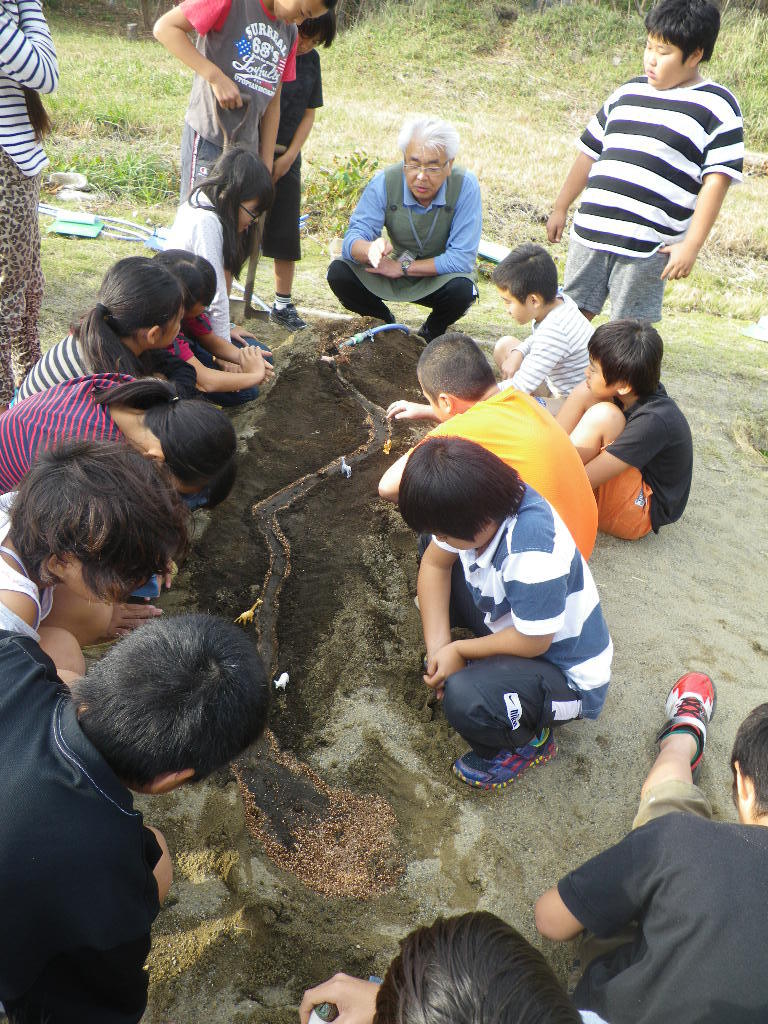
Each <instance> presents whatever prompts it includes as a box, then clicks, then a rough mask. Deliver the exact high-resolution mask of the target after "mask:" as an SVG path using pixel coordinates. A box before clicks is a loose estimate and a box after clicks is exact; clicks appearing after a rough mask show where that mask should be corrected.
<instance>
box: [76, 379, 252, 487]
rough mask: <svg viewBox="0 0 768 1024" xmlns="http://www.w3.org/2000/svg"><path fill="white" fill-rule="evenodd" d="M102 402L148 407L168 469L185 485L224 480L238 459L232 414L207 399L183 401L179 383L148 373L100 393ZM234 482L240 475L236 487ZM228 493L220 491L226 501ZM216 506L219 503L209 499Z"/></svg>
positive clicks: (146, 411) (150, 427) (148, 420)
mask: <svg viewBox="0 0 768 1024" xmlns="http://www.w3.org/2000/svg"><path fill="white" fill-rule="evenodd" d="M93 401H94V402H95V403H96V405H103V406H105V407H107V408H108V407H109V406H110V405H125V406H127V407H128V408H129V409H142V410H143V411H144V426H146V427H147V429H148V430H150V431H151V432H152V433H153V434H154V435H155V437H156V438H157V439H158V440H159V442H160V446H161V447H162V449H163V456H164V458H165V464H166V466H167V467H168V469H169V470H170V471H171V472H172V473H173V474H174V476H175V477H177V478H178V479H179V480H180V481H182V482H183V483H185V484H188V485H191V486H194V487H199V488H202V487H204V486H205V485H206V484H209V483H211V481H213V480H217V479H221V474H222V472H223V471H224V470H225V469H226V467H227V466H228V464H229V463H230V462H232V461H233V460H234V458H235V450H236V447H237V438H236V436H235V431H234V428H233V426H232V424H231V423H230V421H229V419H228V418H227V416H226V415H225V414H224V413H223V412H222V411H221V409H217V408H216V407H215V406H214V405H211V404H210V403H209V402H206V401H204V400H203V399H201V398H188V399H187V398H185V399H179V398H178V397H177V396H176V392H175V390H174V388H173V385H171V384H169V383H168V382H167V381H164V380H157V379H155V378H152V377H146V378H144V380H134V381H130V382H129V383H127V384H118V386H117V387H114V388H108V389H105V390H102V391H98V392H96V393H95V394H94V396H93ZM232 482H234V474H232V476H231V479H230V485H231V483H232ZM225 497H226V494H224V493H220V494H219V498H218V500H219V501H221V500H223V498H225ZM209 504H210V505H212V504H215V502H214V501H211V502H209Z"/></svg>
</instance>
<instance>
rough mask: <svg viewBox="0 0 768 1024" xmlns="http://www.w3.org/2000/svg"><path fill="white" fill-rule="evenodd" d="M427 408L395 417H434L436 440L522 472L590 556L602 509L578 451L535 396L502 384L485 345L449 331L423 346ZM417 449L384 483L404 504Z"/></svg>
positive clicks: (397, 409) (396, 406)
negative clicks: (469, 444)
mask: <svg viewBox="0 0 768 1024" xmlns="http://www.w3.org/2000/svg"><path fill="white" fill-rule="evenodd" d="M416 372H417V375H418V378H419V384H420V385H421V389H422V391H423V392H424V397H425V398H426V399H427V404H419V403H417V402H406V401H402V400H400V401H397V402H393V403H392V404H391V405H390V406H389V408H388V409H387V416H388V418H390V419H392V418H394V419H397V420H419V419H424V420H432V422H436V423H437V424H438V426H436V427H434V429H433V430H431V431H430V434H429V436H430V437H431V436H436V437H462V438H464V439H465V440H467V441H474V442H475V443H476V444H479V445H481V446H482V447H483V448H486V449H487V450H488V451H490V452H492V453H493V454H494V455H497V456H498V457H499V458H500V459H501V460H502V461H503V462H505V463H506V464H507V465H508V466H511V467H512V468H513V469H515V470H517V472H518V473H519V474H520V478H521V479H522V480H523V481H524V482H525V483H527V484H530V486H531V487H532V488H533V489H534V490H535V491H538V493H539V494H540V495H541V496H542V497H543V498H546V500H547V501H548V502H550V504H551V505H552V506H553V507H554V508H555V510H556V511H557V512H558V514H559V515H560V518H561V519H562V520H563V522H564V523H565V525H566V526H567V527H568V529H569V531H570V533H571V536H572V537H573V539H574V541H575V542H576V546H577V547H578V548H579V550H580V551H581V553H582V555H583V556H584V558H585V559H588V558H589V556H590V555H591V554H592V548H593V547H594V544H595V536H596V534H597V507H596V504H595V497H594V494H593V493H592V488H591V486H590V483H589V480H588V478H587V474H586V471H585V469H584V466H583V464H582V462H581V459H580V458H579V454H578V452H577V451H576V450H575V448H574V446H573V445H572V444H571V443H570V441H569V439H568V435H567V434H566V433H565V431H564V430H563V429H562V428H561V427H560V426H559V425H558V424H557V423H556V421H555V420H554V419H553V418H552V416H550V414H549V413H548V412H547V410H546V409H544V408H543V407H542V406H541V405H539V403H538V402H537V401H536V400H535V399H533V398H531V397H530V396H529V395H526V394H524V393H523V392H522V391H518V390H517V389H516V388H512V387H508V388H505V389H502V388H500V387H499V385H498V384H497V383H496V378H495V376H494V373H493V370H492V369H491V365H490V363H489V362H488V360H487V359H486V358H485V355H484V354H483V352H482V350H481V349H480V347H479V346H478V345H477V344H476V342H474V341H473V340H472V338H470V337H468V336H467V335H466V334H459V333H458V332H449V333H448V334H443V335H442V336H441V337H439V338H435V340H434V341H433V342H430V344H429V345H427V347H426V348H425V349H424V351H423V352H422V354H421V357H420V359H419V362H418V364H417V367H416ZM410 454H411V453H410V451H409V452H407V453H406V454H405V455H403V456H402V457H401V458H400V459H398V460H397V462H395V463H394V464H393V465H392V466H390V468H389V469H388V470H387V471H386V473H385V474H384V475H383V476H382V478H381V480H380V481H379V494H380V495H381V497H382V498H385V499H387V500H388V501H397V497H398V492H399V489H400V478H401V477H402V474H403V470H404V469H405V465H406V463H407V461H408V458H409V456H410Z"/></svg>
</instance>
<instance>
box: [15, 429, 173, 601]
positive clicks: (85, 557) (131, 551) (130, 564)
mask: <svg viewBox="0 0 768 1024" xmlns="http://www.w3.org/2000/svg"><path fill="white" fill-rule="evenodd" d="M9 538H10V540H11V542H12V543H13V546H14V548H15V550H16V551H17V553H18V555H19V558H20V559H21V561H22V563H23V565H24V568H25V569H26V571H27V574H28V575H29V577H30V579H32V580H34V582H35V583H36V584H37V585H38V586H40V587H42V586H48V585H50V584H51V583H55V582H56V579H55V577H54V576H52V575H51V573H50V570H49V569H48V560H49V559H50V558H51V556H52V555H55V556H57V557H58V558H60V559H61V558H65V557H67V556H69V557H72V558H76V559H77V561H78V562H80V564H81V565H82V571H83V582H84V583H85V584H86V586H87V587H88V589H89V590H92V591H93V593H94V594H95V595H96V597H98V598H100V599H101V600H106V601H121V600H124V599H125V598H126V597H127V596H128V594H130V593H131V592H132V591H133V590H135V589H136V587H137V586H141V585H142V584H143V583H145V582H146V581H147V580H148V579H149V577H150V576H151V575H152V574H153V573H156V572H157V573H165V572H166V571H167V569H168V566H169V564H170V563H171V562H172V561H174V560H178V559H180V558H181V557H182V556H183V555H184V553H185V552H186V549H187V544H188V534H187V512H186V509H185V507H184V505H183V503H182V501H181V498H180V497H179V495H178V494H177V492H176V490H175V489H174V487H173V486H172V484H171V481H170V478H169V475H168V473H167V471H165V470H164V468H163V467H162V466H158V465H157V464H156V463H154V462H153V461H152V460H150V459H145V458H143V457H142V456H141V455H140V454H139V453H138V452H137V451H134V450H133V449H132V448H129V447H128V445H126V444H115V442H114V441H69V442H67V443H65V444H63V445H60V446H57V447H55V448H52V449H48V450H47V451H42V452H41V453H40V454H39V455H38V457H37V459H36V460H35V462H34V463H33V464H32V468H31V469H30V471H29V472H28V473H27V475H26V476H25V477H24V479H23V480H22V481H21V483H20V484H19V489H18V493H17V495H16V498H15V499H14V502H13V505H12V506H11V510H10V529H9Z"/></svg>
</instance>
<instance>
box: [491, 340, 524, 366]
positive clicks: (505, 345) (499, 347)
mask: <svg viewBox="0 0 768 1024" xmlns="http://www.w3.org/2000/svg"><path fill="white" fill-rule="evenodd" d="M519 344H520V342H519V341H518V339H517V338H515V337H513V336H512V335H511V334H505V335H504V336H503V337H502V338H499V340H498V341H497V342H496V344H495V345H494V346H493V361H494V362H495V363H496V365H497V366H499V367H500V366H501V364H502V363H503V362H504V360H505V359H506V358H507V356H508V355H509V353H510V352H511V351H512V349H513V348H517V346H518V345H519Z"/></svg>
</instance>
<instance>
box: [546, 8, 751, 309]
mask: <svg viewBox="0 0 768 1024" xmlns="http://www.w3.org/2000/svg"><path fill="white" fill-rule="evenodd" d="M645 27H646V29H647V31H648V38H647V41H646V45H645V55H644V58H643V69H644V72H645V73H644V75H643V76H642V77H638V78H634V79H632V80H631V81H629V82H626V83H625V84H624V85H622V86H620V87H619V88H618V89H616V90H615V91H614V92H613V93H612V94H611V95H610V96H609V97H608V99H607V100H606V102H605V104H604V106H603V107H602V108H601V109H600V110H599V111H598V112H597V113H596V114H595V116H594V117H593V118H592V120H591V121H590V122H589V124H588V126H587V128H586V130H585V131H584V134H583V135H582V136H581V139H580V141H579V148H580V150H581V153H580V154H579V156H577V157H576V160H575V162H574V164H573V166H572V167H571V170H570V171H569V172H568V176H567V177H566V179H565V183H564V184H563V187H562V189H561V190H560V194H559V195H558V197H557V199H556V200H555V206H554V210H553V212H552V214H551V216H550V218H549V220H548V221H547V237H548V239H549V241H550V242H559V241H560V238H561V237H562V234H563V228H564V227H565V221H566V217H567V214H568V209H569V207H570V206H571V204H572V203H573V202H574V200H575V199H576V198H577V196H579V195H580V194H581V192H582V191H583V192H584V195H583V196H582V199H581V204H580V206H579V208H578V210H577V212H576V215H575V217H574V219H573V227H572V229H571V240H570V243H569V246H568V260H567V263H566V267H565V284H564V290H565V293H566V294H567V295H569V296H570V297H571V298H572V299H573V300H574V302H575V303H576V304H577V305H578V307H579V308H580V309H581V311H582V312H583V313H584V315H585V316H587V317H588V318H589V319H590V320H591V319H592V317H594V316H595V315H596V314H597V313H599V312H600V310H601V309H602V307H603V304H604V302H605V299H606V297H607V296H609V295H610V299H611V319H612V320H621V319H624V318H634V319H637V320H647V321H648V322H650V323H655V322H656V321H658V320H660V319H661V302H662V296H663V293H664V283H665V281H673V280H675V279H676V278H683V277H687V276H688V275H689V274H690V272H691V270H692V268H693V265H694V263H695V262H696V258H697V256H698V254H699V250H700V249H701V247H702V245H703V244H704V242H705V241H706V239H707V236H708V235H709V232H710V230H711V228H712V225H713V224H714V222H715V220H716V218H717V215H718V213H719V212H720V207H721V205H722V202H723V199H724V198H725V194H726V192H727V191H728V187H729V186H730V184H731V182H732V181H740V180H741V177H742V165H743V160H744V129H743V124H742V118H741V110H740V109H739V104H738V103H737V101H736V98H735V97H734V96H733V94H732V93H730V92H729V91H728V90H727V89H725V88H723V86H721V85H718V84H717V82H712V81H708V80H705V79H704V78H702V76H701V74H700V65H701V63H702V62H703V61H707V60H709V58H710V57H711V56H712V51H713V49H714V46H715V41H716V40H717V36H718V32H719V30H720V12H719V11H718V9H717V7H716V6H715V5H714V4H713V3H711V2H710V0H661V3H659V4H657V5H656V6H655V7H654V8H652V10H651V11H650V12H649V13H648V15H647V17H646V19H645Z"/></svg>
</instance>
